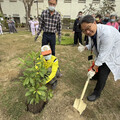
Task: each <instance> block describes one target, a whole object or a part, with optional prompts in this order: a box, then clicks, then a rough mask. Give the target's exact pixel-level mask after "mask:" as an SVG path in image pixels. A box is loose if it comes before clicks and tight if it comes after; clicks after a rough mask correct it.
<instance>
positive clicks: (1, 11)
mask: <svg viewBox="0 0 120 120" xmlns="http://www.w3.org/2000/svg"><path fill="white" fill-rule="evenodd" d="M0 13H1V14H2V15H3V10H2V7H1V3H0Z"/></svg>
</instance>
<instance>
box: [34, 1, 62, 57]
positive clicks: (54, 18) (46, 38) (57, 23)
mask: <svg viewBox="0 0 120 120" xmlns="http://www.w3.org/2000/svg"><path fill="white" fill-rule="evenodd" d="M48 5H49V7H48V9H47V10H43V12H42V14H41V16H40V19H39V32H38V34H37V36H38V35H39V34H40V33H41V31H42V30H43V37H42V46H43V45H48V44H50V47H51V50H52V55H55V45H56V33H58V41H59V44H60V43H61V29H62V25H61V15H60V14H59V13H58V12H57V11H56V10H55V7H56V5H57V0H48ZM35 40H36V39H35Z"/></svg>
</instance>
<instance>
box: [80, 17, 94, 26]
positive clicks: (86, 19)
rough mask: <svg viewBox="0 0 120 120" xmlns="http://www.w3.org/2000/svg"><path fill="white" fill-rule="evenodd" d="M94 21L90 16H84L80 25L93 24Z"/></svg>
mask: <svg viewBox="0 0 120 120" xmlns="http://www.w3.org/2000/svg"><path fill="white" fill-rule="evenodd" d="M94 21H95V19H94V18H93V16H92V15H86V16H84V17H83V18H82V19H81V22H80V23H81V24H82V23H94Z"/></svg>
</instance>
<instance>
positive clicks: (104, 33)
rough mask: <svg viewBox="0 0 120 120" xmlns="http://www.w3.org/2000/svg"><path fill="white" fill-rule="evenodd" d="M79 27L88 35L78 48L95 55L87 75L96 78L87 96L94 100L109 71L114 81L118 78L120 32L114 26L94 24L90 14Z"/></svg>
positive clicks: (119, 74)
mask: <svg viewBox="0 0 120 120" xmlns="http://www.w3.org/2000/svg"><path fill="white" fill-rule="evenodd" d="M81 29H82V32H83V33H84V34H85V35H87V36H89V44H88V45H86V46H82V45H81V46H79V48H78V50H79V51H83V50H84V49H88V50H92V51H93V52H94V54H95V56H96V58H95V65H94V66H93V68H92V69H91V70H90V71H89V72H88V76H89V77H90V78H94V77H95V78H97V83H96V86H95V89H94V92H93V93H92V94H91V95H90V96H88V97H87V99H88V100H89V101H95V100H96V99H97V98H99V97H100V94H101V92H102V90H103V88H104V86H105V84H106V80H107V78H108V75H109V73H110V71H111V72H112V73H113V75H114V80H115V81H116V80H118V79H120V33H119V31H118V30H117V29H115V28H114V27H111V26H107V25H102V24H96V22H95V20H94V18H93V17H92V16H91V15H86V16H85V17H84V18H83V19H82V20H81ZM97 71H98V72H97ZM95 73H96V74H95ZM93 76H94V77H93Z"/></svg>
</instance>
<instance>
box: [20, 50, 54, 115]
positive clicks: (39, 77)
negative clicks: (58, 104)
mask: <svg viewBox="0 0 120 120" xmlns="http://www.w3.org/2000/svg"><path fill="white" fill-rule="evenodd" d="M19 59H20V61H21V62H22V63H21V64H20V66H21V68H22V69H23V75H22V76H21V77H20V80H21V82H22V84H23V86H24V87H25V88H26V94H25V96H26V97H27V110H28V111H30V112H33V113H38V112H40V111H41V110H42V109H43V108H44V106H45V104H46V103H47V101H48V100H49V99H51V98H52V96H53V93H52V90H51V89H49V88H48V87H47V85H46V81H47V77H48V75H49V74H48V72H47V69H45V67H44V62H43V59H42V58H40V52H37V53H35V52H32V53H29V54H28V55H27V56H26V58H25V60H23V59H22V58H19Z"/></svg>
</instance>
